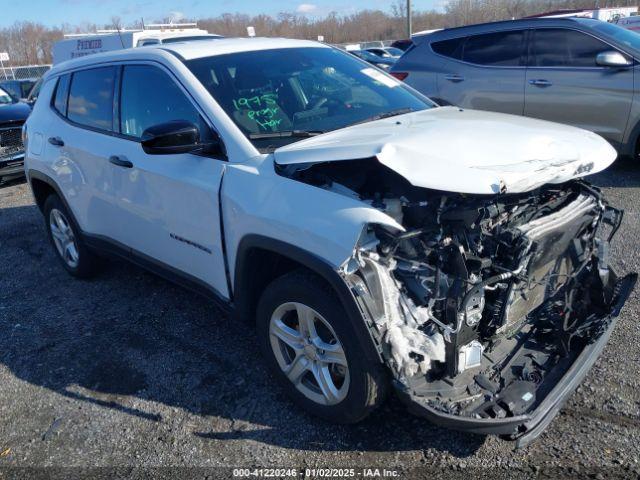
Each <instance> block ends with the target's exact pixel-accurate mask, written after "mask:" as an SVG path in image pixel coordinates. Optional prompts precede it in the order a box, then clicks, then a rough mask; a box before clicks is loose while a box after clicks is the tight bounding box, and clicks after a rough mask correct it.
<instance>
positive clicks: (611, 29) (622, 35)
mask: <svg viewBox="0 0 640 480" xmlns="http://www.w3.org/2000/svg"><path fill="white" fill-rule="evenodd" d="M591 28H593V29H594V30H596V31H599V32H601V33H604V34H605V35H607V36H609V37H611V38H612V39H614V40H616V41H617V42H619V43H620V44H622V45H626V46H627V47H630V48H632V49H633V50H636V51H638V52H640V34H638V33H636V32H634V31H633V30H627V29H626V28H622V27H620V26H618V25H614V24H612V23H607V22H598V23H597V24H595V25H592V27H591Z"/></svg>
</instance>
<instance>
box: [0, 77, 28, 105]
mask: <svg viewBox="0 0 640 480" xmlns="http://www.w3.org/2000/svg"><path fill="white" fill-rule="evenodd" d="M35 84H36V80H31V79H25V80H1V81H0V87H1V88H2V89H3V90H4V91H5V92H8V93H10V94H11V95H12V96H13V97H15V98H16V99H18V100H25V99H26V98H27V97H28V96H29V92H30V91H31V89H32V88H33V86H34V85H35Z"/></svg>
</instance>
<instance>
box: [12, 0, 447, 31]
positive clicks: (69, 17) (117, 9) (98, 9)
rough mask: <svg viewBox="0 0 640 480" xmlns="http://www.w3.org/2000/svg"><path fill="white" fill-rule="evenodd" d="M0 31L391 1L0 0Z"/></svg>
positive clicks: (350, 8)
mask: <svg viewBox="0 0 640 480" xmlns="http://www.w3.org/2000/svg"><path fill="white" fill-rule="evenodd" d="M442 1H443V0H413V3H412V4H413V8H414V9H416V10H430V9H433V8H437V7H438V6H439V5H442ZM0 3H2V4H4V5H3V6H2V8H1V9H0V10H1V11H2V14H1V15H0V27H6V26H8V25H11V24H13V23H14V22H16V21H23V20H29V21H34V22H40V23H43V24H45V25H48V26H57V25H61V24H63V23H69V24H72V25H74V24H81V23H83V22H89V23H95V24H98V25H102V24H105V23H109V20H110V19H111V17H112V16H114V15H117V16H119V17H121V19H122V21H123V23H124V24H125V25H127V24H128V23H130V22H132V21H134V20H139V19H140V18H141V17H143V18H144V20H145V22H146V23H150V22H152V21H154V20H157V19H161V18H164V17H172V18H175V19H176V20H180V19H181V18H184V17H189V18H206V17H216V16H218V15H220V14H221V13H236V12H239V13H246V14H254V15H255V14H260V13H266V14H271V15H275V14H277V13H279V12H298V13H300V14H304V15H308V16H310V17H323V16H325V15H326V14H327V13H329V12H331V11H336V12H338V13H339V14H350V13H355V12H356V11H358V10H364V9H367V8H369V9H379V10H383V11H390V10H391V4H392V3H393V2H392V0H350V1H349V2H344V0H342V1H341V0H267V1H264V0H30V1H29V2H28V8H25V3H23V2H16V1H10V0H1V1H0Z"/></svg>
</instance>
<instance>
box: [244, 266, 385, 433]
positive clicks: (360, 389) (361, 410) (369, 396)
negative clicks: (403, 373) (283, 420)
mask: <svg viewBox="0 0 640 480" xmlns="http://www.w3.org/2000/svg"><path fill="white" fill-rule="evenodd" d="M348 322H349V320H348V317H347V315H346V313H345V312H344V309H343V308H342V305H341V303H340V301H339V300H338V298H337V297H336V295H335V294H334V293H333V291H332V290H331V289H330V288H328V286H327V285H326V284H325V283H324V282H323V281H322V280H321V279H319V278H317V277H315V276H314V275H311V274H307V273H306V272H293V273H290V274H287V275H284V276H282V277H280V278H278V279H276V280H274V281H273V283H271V284H270V285H269V286H268V287H267V289H266V290H265V291H264V293H263V295H262V297H261V299H260V302H259V305H258V312H257V327H258V329H257V331H258V335H259V341H260V345H261V347H262V351H263V354H264V355H265V357H266V359H267V361H268V363H269V366H270V367H271V370H272V371H273V372H274V375H275V377H276V378H277V379H278V381H279V383H280V384H281V385H282V386H283V387H284V389H285V390H286V391H287V393H288V394H289V395H290V396H291V398H292V399H293V400H294V402H295V403H297V404H298V405H299V406H300V407H302V408H303V409H304V410H306V411H307V412H309V413H311V414H313V415H317V416H319V417H322V418H324V419H325V420H328V421H331V422H335V423H355V422H358V421H360V420H362V419H363V418H364V417H366V416H367V415H368V414H369V413H370V412H371V411H372V410H373V409H374V408H376V407H377V406H378V405H379V404H380V403H381V402H382V400H383V398H384V396H385V392H386V389H387V379H386V375H385V373H386V372H385V371H384V370H383V368H382V365H381V364H379V363H376V362H371V361H369V360H367V359H366V357H365V355H364V354H363V353H362V351H361V347H360V346H359V345H358V343H357V341H356V340H355V338H356V337H355V334H354V333H353V328H352V327H351V326H350V325H349V323H348Z"/></svg>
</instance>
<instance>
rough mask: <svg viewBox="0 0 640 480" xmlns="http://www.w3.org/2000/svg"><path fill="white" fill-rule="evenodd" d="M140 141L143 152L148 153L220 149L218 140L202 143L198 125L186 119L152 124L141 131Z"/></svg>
mask: <svg viewBox="0 0 640 480" xmlns="http://www.w3.org/2000/svg"><path fill="white" fill-rule="evenodd" d="M140 143H141V144H142V149H143V150H144V152H145V153H148V154H150V155H169V154H176V153H210V152H214V151H216V150H218V151H219V150H220V144H219V143H218V142H211V143H202V142H201V141H200V129H199V128H198V126H197V125H196V124H194V123H192V122H188V121H186V120H172V121H169V122H165V123H160V124H158V125H153V126H151V127H149V128H147V129H146V130H145V131H144V132H142V137H141V138H140Z"/></svg>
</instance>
